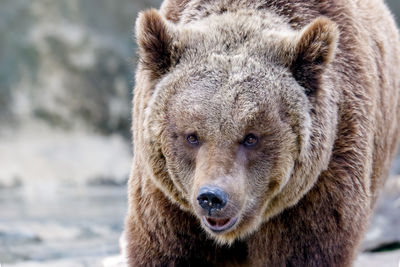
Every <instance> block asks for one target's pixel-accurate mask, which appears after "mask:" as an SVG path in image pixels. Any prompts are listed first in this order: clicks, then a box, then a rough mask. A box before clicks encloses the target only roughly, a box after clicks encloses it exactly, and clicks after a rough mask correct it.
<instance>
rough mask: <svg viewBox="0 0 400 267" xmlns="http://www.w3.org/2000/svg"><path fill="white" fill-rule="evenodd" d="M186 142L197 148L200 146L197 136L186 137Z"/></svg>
mask: <svg viewBox="0 0 400 267" xmlns="http://www.w3.org/2000/svg"><path fill="white" fill-rule="evenodd" d="M186 141H188V143H189V144H190V145H192V146H197V145H198V144H199V139H198V138H197V135H195V134H189V135H188V136H187V137H186Z"/></svg>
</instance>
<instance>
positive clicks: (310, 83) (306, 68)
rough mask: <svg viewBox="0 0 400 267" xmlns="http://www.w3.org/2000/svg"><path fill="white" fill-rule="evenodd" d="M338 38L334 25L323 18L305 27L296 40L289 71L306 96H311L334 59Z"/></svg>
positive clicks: (337, 31)
mask: <svg viewBox="0 0 400 267" xmlns="http://www.w3.org/2000/svg"><path fill="white" fill-rule="evenodd" d="M338 38H339V30H338V28H337V26H336V24H335V23H334V22H333V21H331V20H329V19H327V18H325V17H319V18H317V19H315V20H314V21H312V22H311V23H310V24H308V25H307V26H305V27H304V29H303V30H302V31H300V33H299V35H298V37H297V38H296V41H295V45H294V58H293V61H292V63H291V65H290V69H291V71H292V73H293V76H294V78H295V79H296V80H297V82H298V83H299V84H300V85H301V86H303V87H304V88H305V89H306V94H307V95H312V94H313V93H315V91H316V90H317V88H318V87H319V81H320V76H321V74H322V73H323V71H324V69H325V67H326V65H327V64H328V63H329V62H331V61H332V59H333V58H334V54H335V50H336V48H337V42H338Z"/></svg>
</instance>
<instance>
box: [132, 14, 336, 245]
mask: <svg viewBox="0 0 400 267" xmlns="http://www.w3.org/2000/svg"><path fill="white" fill-rule="evenodd" d="M136 33H137V40H138V44H139V49H140V50H139V56H140V64H139V69H138V73H139V74H138V77H139V76H140V77H141V79H142V80H143V79H144V80H146V81H147V82H146V84H147V86H142V87H141V88H140V90H145V91H146V92H144V93H143V94H147V95H149V96H150V101H148V102H146V103H143V105H142V106H141V107H139V108H143V109H145V113H144V114H145V115H144V125H142V126H141V127H143V128H142V129H144V130H143V131H144V132H143V142H144V143H143V151H144V153H143V156H142V157H143V158H144V160H145V162H146V163H147V166H144V169H145V170H147V171H148V174H149V177H150V179H151V181H152V182H154V183H155V184H156V185H157V186H158V187H159V188H160V189H161V190H162V191H163V192H164V193H165V194H166V195H167V196H168V197H169V198H170V199H171V200H172V201H173V202H175V203H178V204H179V205H180V207H181V208H182V209H184V210H186V211H189V212H191V213H193V214H194V215H195V216H197V217H198V219H199V223H201V225H202V226H203V228H204V229H205V230H206V231H207V232H208V233H209V234H210V235H211V236H212V237H213V238H214V239H215V240H217V241H218V242H220V243H223V244H229V243H231V242H233V241H234V240H235V239H238V238H243V237H245V236H247V235H249V234H251V233H252V232H254V231H255V230H257V229H258V228H259V227H260V225H261V224H262V223H263V222H266V221H267V220H268V219H269V218H271V217H272V216H274V215H276V214H278V213H279V212H281V211H283V210H284V209H285V208H288V207H290V206H292V205H294V204H296V203H297V202H298V201H299V199H301V198H302V196H304V194H305V193H307V191H308V190H310V188H311V187H312V186H313V185H314V184H315V183H316V181H317V178H318V176H319V174H320V173H321V172H322V171H323V170H325V169H326V168H327V165H328V162H329V158H330V155H331V151H332V147H333V142H334V138H335V131H336V130H335V129H336V124H337V123H336V121H337V118H336V114H337V110H336V106H335V104H334V99H335V95H334V94H335V90H334V88H332V85H331V80H330V78H329V79H328V78H327V77H332V75H330V73H331V72H332V71H331V70H330V69H331V65H332V64H333V63H332V60H333V58H334V54H335V50H337V39H338V29H337V27H336V25H335V24H334V23H333V22H332V21H330V20H328V19H327V18H323V17H320V18H316V19H315V20H314V21H312V22H310V23H309V24H308V25H305V26H304V27H300V28H299V29H298V30H295V29H293V28H291V27H290V26H289V24H288V23H287V22H285V21H284V20H282V19H281V18H279V17H277V16H275V15H273V14H269V13H266V12H262V13H261V12H260V13H259V14H257V13H256V14H255V12H248V11H238V12H235V13H229V12H227V13H224V14H220V15H210V16H208V17H206V18H203V19H201V20H198V21H194V22H191V23H187V24H173V23H171V22H169V21H166V20H165V19H164V18H163V17H162V16H161V15H160V14H159V13H158V12H157V11H155V10H149V11H146V12H144V13H142V14H141V15H140V16H139V18H138V21H137V29H136ZM138 82H140V81H139V80H138ZM136 130H137V129H136ZM135 141H137V140H135Z"/></svg>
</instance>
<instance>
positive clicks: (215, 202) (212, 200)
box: [211, 197, 222, 205]
mask: <svg viewBox="0 0 400 267" xmlns="http://www.w3.org/2000/svg"><path fill="white" fill-rule="evenodd" d="M211 202H212V203H214V204H216V205H221V204H222V200H221V199H219V198H217V197H213V198H212V199H211Z"/></svg>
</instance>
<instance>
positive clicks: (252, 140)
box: [242, 134, 258, 147]
mask: <svg viewBox="0 0 400 267" xmlns="http://www.w3.org/2000/svg"><path fill="white" fill-rule="evenodd" d="M257 143H258V138H257V137H256V136H255V135H254V134H248V135H246V137H245V138H244V140H243V143H242V144H243V145H244V146H246V147H252V146H255V145H256V144H257Z"/></svg>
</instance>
